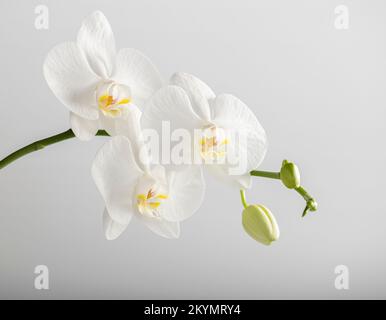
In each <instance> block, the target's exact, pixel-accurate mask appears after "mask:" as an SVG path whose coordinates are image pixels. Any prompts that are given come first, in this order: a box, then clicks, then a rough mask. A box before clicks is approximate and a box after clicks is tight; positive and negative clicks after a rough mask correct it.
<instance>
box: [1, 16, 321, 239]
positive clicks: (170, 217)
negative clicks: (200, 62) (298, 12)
mask: <svg viewBox="0 0 386 320" xmlns="http://www.w3.org/2000/svg"><path fill="white" fill-rule="evenodd" d="M43 71H44V76H45V79H46V81H47V83H48V86H49V87H50V89H51V90H52V92H53V93H54V94H55V96H56V97H57V98H58V99H59V101H60V102H61V103H62V104H63V105H64V106H65V107H66V108H67V109H68V110H69V114H70V124H71V129H70V130H68V131H66V132H63V133H61V134H58V135H56V136H53V137H50V138H47V139H43V140H40V141H37V142H35V143H33V144H31V145H29V146H27V147H24V148H22V149H20V150H18V151H16V152H14V153H13V154H11V155H9V156H8V157H6V158H4V159H3V160H1V161H0V169H1V168H3V167H5V166H6V165H8V164H9V163H11V162H12V161H14V160H16V159H18V158H20V157H21V156H24V155H25V154H27V153H30V152H32V151H36V150H39V149H42V148H44V147H45V146H47V145H50V144H53V143H56V142H59V141H62V140H65V139H69V138H72V137H74V136H75V137H77V138H78V139H80V140H82V141H89V140H90V139H92V138H93V137H95V136H107V137H110V138H109V140H108V141H107V142H106V143H105V145H104V146H103V147H102V148H101V150H100V151H99V152H98V153H97V155H96V158H95V160H94V162H93V164H92V170H91V171H92V176H93V179H94V181H95V184H96V186H97V188H98V190H99V192H100V194H101V195H102V198H103V200H104V202H105V210H104V213H103V228H104V233H105V236H106V238H107V239H109V240H112V239H116V238H117V237H119V236H120V235H121V234H122V232H123V231H124V230H125V229H126V228H127V226H128V224H129V223H130V221H131V219H132V218H133V217H135V218H137V219H138V220H140V221H142V222H143V223H144V224H145V225H146V226H147V227H148V228H149V229H150V230H151V231H153V232H154V233H156V234H158V235H160V236H162V237H165V238H178V237H179V235H180V223H181V222H182V221H184V220H186V219H188V218H189V217H191V216H192V215H193V214H194V213H195V212H197V211H198V210H199V208H200V206H201V204H202V202H203V200H204V195H205V181H204V175H203V169H204V168H205V169H207V171H209V172H211V173H213V174H215V175H216V176H217V177H219V178H221V180H222V181H224V182H225V183H229V184H230V185H233V186H236V187H238V188H239V189H240V190H241V201H242V203H243V205H244V211H243V214H242V225H243V226H244V229H245V231H246V232H247V233H248V234H249V235H250V236H251V237H253V238H254V239H255V240H257V241H259V242H261V243H263V244H270V243H271V242H272V241H275V240H277V239H278V237H279V228H278V225H277V222H276V220H275V217H274V216H273V214H272V213H271V212H270V210H269V209H267V208H266V207H265V206H264V205H261V204H260V205H248V204H247V203H246V199H245V189H248V188H250V187H251V178H252V176H260V177H266V178H273V179H280V180H281V181H282V182H283V184H284V185H285V186H286V187H288V188H290V189H294V190H296V191H297V192H298V193H299V194H300V195H302V196H303V198H304V199H305V200H306V202H307V204H306V208H305V210H304V212H303V215H305V214H306V213H307V212H308V211H315V210H316V202H315V200H314V199H313V198H312V197H311V196H310V195H309V194H308V193H307V192H306V190H305V189H304V188H303V187H302V186H301V185H300V174H299V170H298V168H297V166H296V165H295V164H293V163H291V162H288V161H283V164H282V167H281V170H280V172H267V171H257V170H256V168H258V166H259V165H260V164H261V162H262V161H263V159H264V157H265V154H266V151H267V137H266V133H265V130H264V129H263V127H262V126H261V124H260V123H259V121H258V120H257V118H256V116H255V115H254V113H253V112H252V111H251V110H250V109H249V108H248V106H247V105H246V104H245V103H243V102H242V101H241V100H240V99H238V98H237V97H235V96H233V95H230V94H218V95H216V94H215V93H214V92H213V90H212V89H211V88H210V87H209V86H208V85H206V84H205V83H204V82H203V81H201V80H200V79H198V78H197V77H195V76H193V75H190V74H187V73H181V72H179V73H175V74H174V75H173V76H172V77H171V78H170V80H169V81H164V80H163V78H162V76H161V74H160V72H159V71H158V70H157V68H156V67H155V66H154V64H153V63H152V62H151V61H150V59H149V58H147V57H146V56H145V55H144V54H142V53H141V52H139V51H138V50H135V49H120V50H118V51H117V50H116V46H115V40H114V35H113V32H112V29H111V26H110V24H109V22H108V20H107V19H106V17H105V16H104V15H103V13H101V12H100V11H97V12H94V13H92V14H91V15H89V16H88V17H87V18H86V19H85V20H84V21H83V23H82V26H81V28H80V30H79V32H78V36H77V39H76V41H75V42H65V43H62V44H59V45H57V46H56V47H54V48H53V49H52V50H51V51H50V52H49V53H48V56H47V58H46V60H45V62H44V67H43ZM165 123H167V124H168V125H169V126H170V127H171V128H172V129H173V130H178V129H184V133H186V134H187V135H188V136H189V137H196V136H198V138H197V139H194V142H193V143H191V140H190V139H187V141H188V142H187V143H185V145H184V148H183V150H182V151H184V152H185V156H186V154H188V155H193V154H195V155H197V154H198V155H199V158H200V160H201V161H200V162H199V163H195V162H194V161H190V162H189V161H186V162H184V161H182V162H181V161H174V163H170V162H169V163H164V162H163V161H160V159H158V158H157V157H156V156H155V153H154V152H153V151H152V148H151V145H150V143H149V141H148V139H147V138H148V136H147V134H146V132H148V131H149V130H153V132H156V133H158V135H159V136H162V135H163V134H164V132H163V129H164V124H165ZM230 133H233V134H230ZM234 133H235V134H234ZM182 136H184V135H182ZM185 142H186V141H185ZM163 151H164V150H163ZM167 152H168V151H167ZM231 154H233V155H236V159H237V163H238V164H239V166H238V167H237V170H235V162H234V161H233V162H232V161H231V157H230V155H231ZM169 158H170V154H169ZM176 162H177V163H176ZM240 164H242V166H240Z"/></svg>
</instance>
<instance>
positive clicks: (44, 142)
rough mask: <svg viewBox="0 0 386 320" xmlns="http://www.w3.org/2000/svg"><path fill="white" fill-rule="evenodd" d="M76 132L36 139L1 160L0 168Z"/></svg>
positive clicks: (103, 132) (104, 132) (102, 133)
mask: <svg viewBox="0 0 386 320" xmlns="http://www.w3.org/2000/svg"><path fill="white" fill-rule="evenodd" d="M96 135H97V136H108V133H107V132H106V131H104V130H99V131H98V132H97V134H96ZM74 137H75V134H74V132H73V131H72V130H71V129H69V130H67V131H64V132H62V133H59V134H57V135H54V136H52V137H49V138H46V139H42V140H39V141H35V142H33V143H31V144H29V145H28V146H25V147H23V148H21V149H19V150H17V151H15V152H13V153H11V154H10V155H9V156H7V157H5V158H4V159H3V160H1V161H0V170H1V169H3V168H5V167H6V166H8V165H9V164H11V163H12V162H14V161H16V160H17V159H19V158H21V157H24V156H25V155H27V154H29V153H31V152H35V151H39V150H41V149H44V148H45V147H47V146H49V145H51V144H55V143H58V142H61V141H64V140H68V139H71V138H74Z"/></svg>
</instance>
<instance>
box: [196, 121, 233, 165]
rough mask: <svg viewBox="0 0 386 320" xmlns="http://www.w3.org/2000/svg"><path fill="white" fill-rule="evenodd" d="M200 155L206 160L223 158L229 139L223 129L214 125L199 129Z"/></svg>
mask: <svg viewBox="0 0 386 320" xmlns="http://www.w3.org/2000/svg"><path fill="white" fill-rule="evenodd" d="M199 142H200V153H201V157H202V158H203V159H206V160H215V159H219V158H224V157H225V156H226V154H227V150H226V148H227V145H228V142H229V140H228V139H227V137H226V133H225V131H224V129H222V128H218V127H216V126H209V127H204V128H202V129H201V139H200V141H199Z"/></svg>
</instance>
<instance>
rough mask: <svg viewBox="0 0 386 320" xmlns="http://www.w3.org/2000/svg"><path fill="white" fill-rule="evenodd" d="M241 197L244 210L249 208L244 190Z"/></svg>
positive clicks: (241, 191)
mask: <svg viewBox="0 0 386 320" xmlns="http://www.w3.org/2000/svg"><path fill="white" fill-rule="evenodd" d="M240 196H241V203H242V204H243V206H244V208H246V207H248V203H247V200H246V199H245V191H244V190H243V189H241V190H240Z"/></svg>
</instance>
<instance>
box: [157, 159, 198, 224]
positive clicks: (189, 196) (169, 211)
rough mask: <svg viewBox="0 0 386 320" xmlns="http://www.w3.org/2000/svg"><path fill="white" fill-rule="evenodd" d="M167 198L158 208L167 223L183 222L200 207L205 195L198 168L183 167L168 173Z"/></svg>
mask: <svg viewBox="0 0 386 320" xmlns="http://www.w3.org/2000/svg"><path fill="white" fill-rule="evenodd" d="M168 180H169V181H168V183H169V196H168V200H167V201H165V206H163V207H160V214H161V216H162V217H163V218H164V219H166V220H168V221H183V220H186V219H188V218H189V217H191V216H192V215H193V214H194V213H195V212H196V211H197V210H198V209H199V208H200V206H201V204H202V202H203V200H204V194H205V181H204V177H203V174H202V169H201V167H199V166H190V167H185V168H184V169H182V170H179V171H172V172H168Z"/></svg>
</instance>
